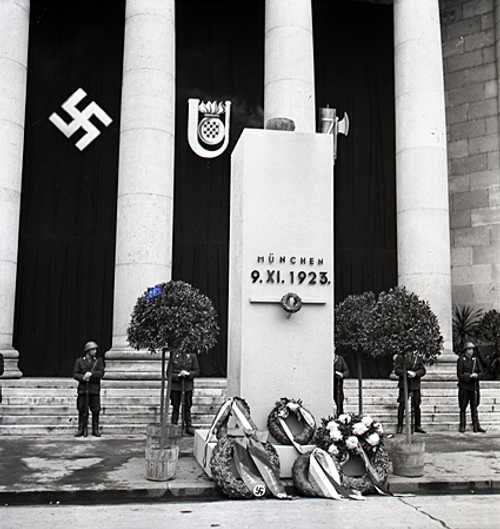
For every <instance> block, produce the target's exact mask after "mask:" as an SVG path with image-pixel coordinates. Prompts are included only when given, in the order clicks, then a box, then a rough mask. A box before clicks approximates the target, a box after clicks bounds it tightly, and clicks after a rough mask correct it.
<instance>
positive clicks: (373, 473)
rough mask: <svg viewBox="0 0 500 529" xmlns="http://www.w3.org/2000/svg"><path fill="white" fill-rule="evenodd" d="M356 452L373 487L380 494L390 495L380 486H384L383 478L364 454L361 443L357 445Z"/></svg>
mask: <svg viewBox="0 0 500 529" xmlns="http://www.w3.org/2000/svg"><path fill="white" fill-rule="evenodd" d="M358 454H359V455H360V457H361V460H362V461H363V464H364V465H365V470H366V474H367V475H368V478H369V480H370V481H371V483H372V485H373V487H374V489H375V490H376V491H377V492H378V493H379V494H380V495H382V496H390V495H391V494H390V493H389V492H388V491H386V490H384V489H383V488H382V487H383V486H384V484H383V478H382V477H381V476H379V474H378V472H377V470H376V469H375V467H374V466H373V465H372V464H371V462H370V459H369V458H368V456H367V455H366V452H365V451H364V449H363V447H362V446H361V445H359V446H358Z"/></svg>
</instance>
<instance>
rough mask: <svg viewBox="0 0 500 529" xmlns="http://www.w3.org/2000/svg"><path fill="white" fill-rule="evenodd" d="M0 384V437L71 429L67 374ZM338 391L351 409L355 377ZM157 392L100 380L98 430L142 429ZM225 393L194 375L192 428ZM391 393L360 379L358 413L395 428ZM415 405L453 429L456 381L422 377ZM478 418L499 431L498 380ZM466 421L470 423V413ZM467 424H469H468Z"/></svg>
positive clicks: (487, 389) (220, 384)
mask: <svg viewBox="0 0 500 529" xmlns="http://www.w3.org/2000/svg"><path fill="white" fill-rule="evenodd" d="M1 384H2V387H3V403H2V404H0V436H2V435H31V436H37V435H46V434H48V433H50V434H55V435H58V436H59V435H72V434H73V433H74V432H75V429H76V424H77V412H76V408H75V405H76V381H74V380H72V379H69V378H68V379H65V378H21V379H3V380H1ZM344 393H345V405H344V408H345V411H348V412H357V408H358V390H357V380H354V379H348V380H346V381H345V383H344ZM159 395H160V382H159V381H156V380H148V381H139V380H104V381H103V382H102V390H101V407H102V412H101V425H102V431H103V434H104V435H106V436H108V435H109V436H113V435H115V436H120V435H140V434H144V432H145V429H146V425H147V424H149V423H150V422H154V421H155V420H156V418H157V416H158V410H159V405H158V402H159ZM225 395H226V379H224V378H217V379H213V378H199V379H197V380H196V381H195V391H194V393H193V407H192V416H193V424H194V426H195V427H197V428H207V427H208V426H209V425H210V423H211V422H212V419H213V417H214V415H215V413H216V412H217V410H218V409H219V406H220V405H221V404H222V402H223V401H224V398H225ZM397 395H398V389H397V381H395V380H365V381H363V403H364V413H366V414H370V415H371V416H372V417H375V418H377V419H378V420H380V421H381V422H382V424H383V425H384V428H385V430H386V431H387V432H393V431H395V429H396V420H397V419H396V417H397V402H396V399H397ZM290 396H291V397H300V395H290ZM271 405H272V403H271V404H270V406H271ZM306 405H307V403H306ZM421 410H422V426H423V428H424V429H425V430H427V431H429V432H432V431H450V430H451V431H456V430H457V429H458V403H457V385H456V381H450V380H439V381H438V380H425V379H424V380H423V381H422V406H421ZM479 418H480V421H481V425H482V426H483V427H484V428H486V429H487V430H491V431H500V381H482V382H481V404H480V406H479ZM318 419H319V418H318ZM467 420H468V423H470V413H469V414H468V417H467ZM467 429H468V430H469V429H470V424H468V425H467Z"/></svg>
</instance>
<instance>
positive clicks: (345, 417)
mask: <svg viewBox="0 0 500 529" xmlns="http://www.w3.org/2000/svg"><path fill="white" fill-rule="evenodd" d="M337 420H338V421H339V422H341V423H342V424H349V423H350V422H351V416H350V415H347V413H343V414H342V415H339V416H338V418H337Z"/></svg>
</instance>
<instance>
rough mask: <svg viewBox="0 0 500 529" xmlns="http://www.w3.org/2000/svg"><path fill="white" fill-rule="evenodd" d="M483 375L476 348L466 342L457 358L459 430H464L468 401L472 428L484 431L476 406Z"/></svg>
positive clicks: (476, 430)
mask: <svg viewBox="0 0 500 529" xmlns="http://www.w3.org/2000/svg"><path fill="white" fill-rule="evenodd" d="M482 375H483V370H482V367H481V363H480V361H479V359H478V357H477V348H476V346H475V345H474V344H473V343H472V342H466V343H465V344H464V347H463V349H462V355H461V356H460V357H459V358H458V360H457V378H458V405H459V407H460V426H459V428H458V431H459V432H465V412H466V410H467V405H468V404H469V403H470V414H471V418H472V430H473V431H474V432H476V433H477V432H480V433H484V432H485V431H486V430H484V429H483V428H481V426H480V424H479V417H478V413H477V407H478V406H479V397H480V396H479V380H480V378H481V377H482Z"/></svg>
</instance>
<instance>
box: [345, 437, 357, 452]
mask: <svg viewBox="0 0 500 529" xmlns="http://www.w3.org/2000/svg"><path fill="white" fill-rule="evenodd" d="M358 443H359V441H358V438H357V437H356V436H355V435H351V436H350V437H348V438H347V439H346V442H345V445H346V447H347V448H348V449H349V450H354V449H355V448H357V447H358Z"/></svg>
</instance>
